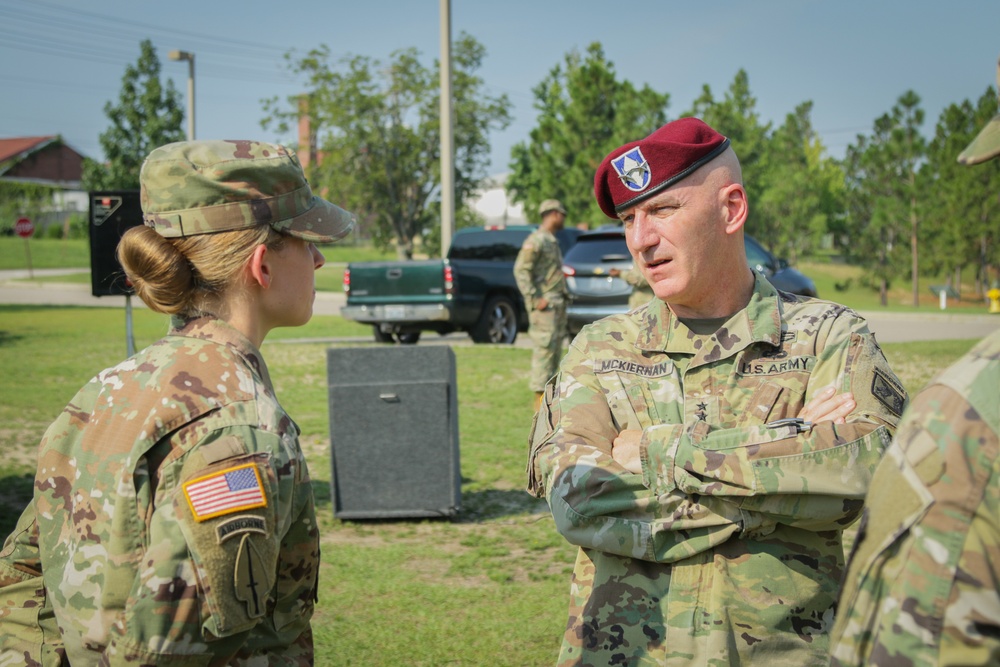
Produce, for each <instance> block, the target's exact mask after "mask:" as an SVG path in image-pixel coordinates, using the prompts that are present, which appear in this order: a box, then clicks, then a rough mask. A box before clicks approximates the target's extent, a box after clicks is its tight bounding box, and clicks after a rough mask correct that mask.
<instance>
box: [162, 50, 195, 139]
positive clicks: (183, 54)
mask: <svg viewBox="0 0 1000 667" xmlns="http://www.w3.org/2000/svg"><path fill="white" fill-rule="evenodd" d="M167 56H168V57H169V58H170V59H171V60H186V61H187V62H188V114H187V117H188V131H187V135H188V137H187V138H188V140H192V139H194V54H193V53H191V52H190V51H171V52H170V53H168V54H167Z"/></svg>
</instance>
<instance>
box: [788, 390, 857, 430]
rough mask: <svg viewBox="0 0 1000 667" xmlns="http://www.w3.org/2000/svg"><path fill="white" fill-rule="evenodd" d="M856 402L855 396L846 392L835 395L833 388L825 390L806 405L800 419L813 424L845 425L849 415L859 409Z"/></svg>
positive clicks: (800, 413)
mask: <svg viewBox="0 0 1000 667" xmlns="http://www.w3.org/2000/svg"><path fill="white" fill-rule="evenodd" d="M857 405H858V404H857V403H855V402H854V394H852V393H850V392H844V393H843V394H837V393H835V390H834V388H833V387H832V386H830V387H826V388H824V389H823V390H822V391H820V392H819V393H818V394H816V396H815V397H813V399H812V400H811V401H809V402H808V403H806V404H805V406H804V407H803V408H802V410H801V411H800V412H799V415H798V416H799V417H800V418H801V419H805V420H806V421H808V422H812V423H813V424H815V423H817V422H822V421H832V422H833V423H834V424H843V423H844V421H845V418H846V417H847V415H849V414H851V411H852V410H854V408H856V407H857Z"/></svg>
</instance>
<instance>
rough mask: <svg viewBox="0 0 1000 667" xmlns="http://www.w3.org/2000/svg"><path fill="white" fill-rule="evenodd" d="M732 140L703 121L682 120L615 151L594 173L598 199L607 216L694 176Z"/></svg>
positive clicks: (613, 214)
mask: <svg viewBox="0 0 1000 667" xmlns="http://www.w3.org/2000/svg"><path fill="white" fill-rule="evenodd" d="M728 147H729V139H727V138H726V137H724V136H722V135H721V134H719V133H718V132H716V131H715V130H713V129H712V128H711V127H709V126H708V125H706V124H705V123H704V121H701V120H699V119H697V118H681V119H679V120H675V121H672V122H670V123H667V124H666V125H664V126H663V127H661V128H660V129H658V130H657V131H655V132H653V133H652V134H651V135H649V136H648V137H646V138H645V139H640V140H639V141H633V142H631V143H628V144H625V145H624V146H622V147H621V148H618V149H616V150H613V151H611V152H610V153H609V154H608V156H607V157H606V158H604V161H603V162H601V166H600V167H598V168H597V173H596V174H595V175H594V196H595V197H596V198H597V203H598V205H599V206H600V207H601V210H602V211H604V213H605V215H607V216H608V217H609V218H615V217H617V216H618V213H619V212H620V211H622V210H624V209H626V208H628V207H630V206H635V205H636V204H638V203H639V202H641V201H643V200H644V199H648V198H649V197H652V196H653V195H655V194H656V193H658V192H660V191H662V190H665V189H666V188H668V187H670V186H671V185H673V184H674V183H676V182H678V181H680V180H681V179H683V178H686V177H687V176H689V175H691V174H692V173H693V172H694V170H695V169H697V168H698V167H700V166H701V165H703V164H705V163H706V162H709V161H710V160H712V159H713V158H715V157H717V156H718V155H721V154H722V151H724V150H726V148H728Z"/></svg>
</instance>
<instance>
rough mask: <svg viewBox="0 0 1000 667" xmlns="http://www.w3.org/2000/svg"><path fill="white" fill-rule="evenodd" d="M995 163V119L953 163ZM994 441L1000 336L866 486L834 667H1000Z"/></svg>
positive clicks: (906, 427) (998, 137)
mask: <svg viewBox="0 0 1000 667" xmlns="http://www.w3.org/2000/svg"><path fill="white" fill-rule="evenodd" d="M997 86H998V88H1000V63H998V65H997ZM997 156H1000V114H998V115H996V116H994V117H993V119H992V120H991V121H990V122H989V123H988V124H987V125H986V127H984V128H983V129H982V131H981V132H980V133H979V135H978V136H977V137H976V138H975V139H974V140H973V141H972V143H971V144H969V146H968V147H967V148H966V149H965V150H964V151H963V152H962V154H961V155H959V156H958V161H959V162H961V163H962V164H969V165H974V164H978V163H980V162H984V161H986V160H990V159H992V158H996V157H997ZM998 432H1000V331H998V332H996V333H994V334H992V335H990V336H988V337H986V338H985V339H984V340H983V341H982V342H980V343H979V344H978V345H977V346H976V347H975V348H973V349H972V350H971V351H970V352H969V353H968V354H967V355H966V356H964V357H962V358H961V359H960V360H959V361H958V362H956V363H955V364H954V365H953V366H951V367H950V368H948V369H946V370H945V371H944V372H942V373H941V374H940V375H939V376H938V377H936V378H935V379H934V380H932V381H931V382H930V383H929V384H928V385H927V387H925V388H924V389H923V390H922V391H921V392H920V393H919V394H918V395H917V396H916V397H915V398H914V399H913V402H912V404H911V405H910V406H909V408H907V411H906V414H905V415H904V416H903V420H902V422H901V423H900V426H899V431H898V432H897V434H896V438H895V440H894V441H893V443H892V445H891V446H890V447H889V449H888V451H887V452H886V456H885V459H884V461H883V462H882V464H881V465H879V467H878V469H877V470H876V472H875V476H874V477H873V478H872V484H871V491H870V492H869V495H868V499H867V507H866V509H865V514H864V518H863V519H862V523H861V528H860V530H859V531H858V537H857V542H856V544H855V547H854V552H853V553H852V554H851V560H850V565H849V568H848V571H847V577H846V578H845V580H844V581H845V583H844V589H843V591H842V593H841V597H840V603H839V610H838V612H837V622H836V625H835V627H834V630H833V640H832V643H831V654H832V664H833V665H836V666H838V667H848V666H854V665H880V666H886V667H887V666H889V665H921V666H924V665H927V666H931V665H935V666H936V665H1000V439H998Z"/></svg>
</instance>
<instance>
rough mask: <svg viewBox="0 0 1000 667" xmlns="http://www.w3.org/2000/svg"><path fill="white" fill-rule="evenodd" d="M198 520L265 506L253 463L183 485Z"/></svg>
mask: <svg viewBox="0 0 1000 667" xmlns="http://www.w3.org/2000/svg"><path fill="white" fill-rule="evenodd" d="M184 495H185V496H186V497H187V501H188V505H189V506H190V507H191V513H192V514H193V515H194V519H195V521H204V520H206V519H211V518H212V517H216V516H222V515H224V514H232V513H233V512H240V511H242V510H248V509H253V508H254V507H265V506H266V505H267V496H266V495H265V493H264V487H263V485H261V483H260V473H259V472H258V471H257V466H256V465H255V464H253V463H247V464H245V465H241V466H236V467H233V468H227V469H225V470H220V471H219V472H216V473H212V474H211V475H205V476H204V477H199V478H197V479H193V480H191V481H190V482H187V483H185V484H184Z"/></svg>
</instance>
